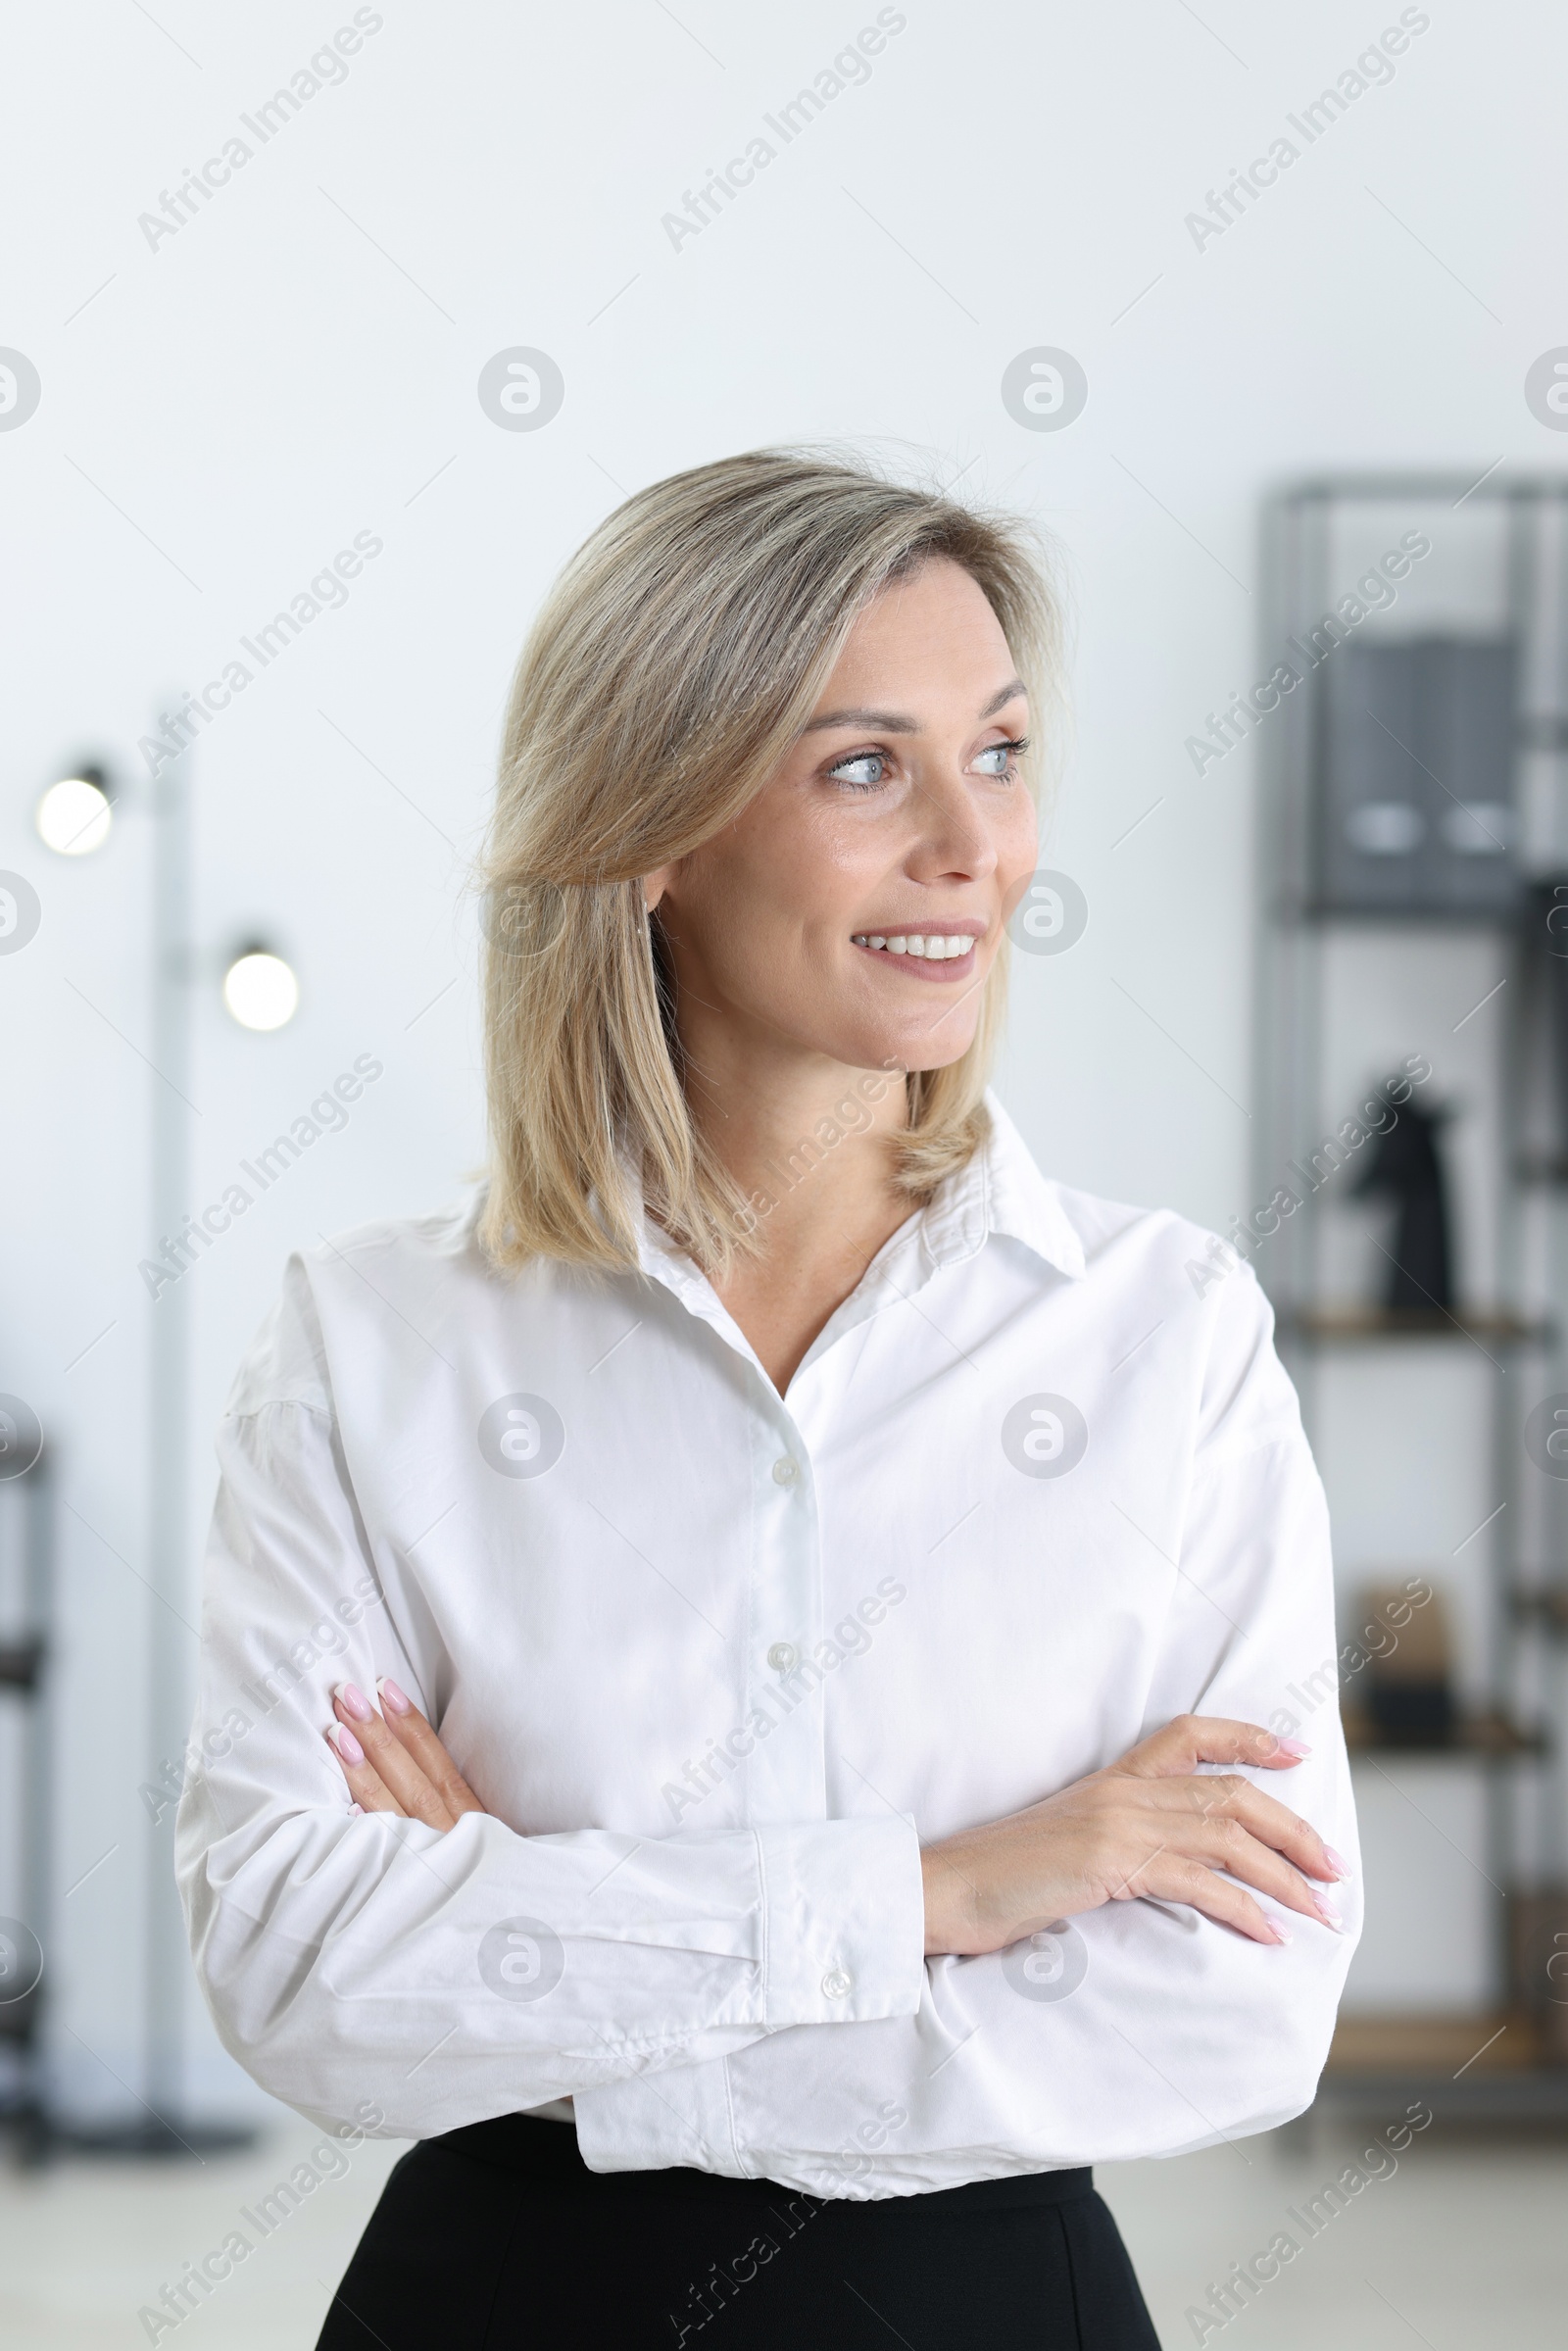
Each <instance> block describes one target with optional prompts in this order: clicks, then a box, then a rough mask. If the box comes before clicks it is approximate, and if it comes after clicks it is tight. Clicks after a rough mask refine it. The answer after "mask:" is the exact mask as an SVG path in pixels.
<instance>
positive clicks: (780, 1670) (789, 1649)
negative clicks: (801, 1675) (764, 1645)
mask: <svg viewBox="0 0 1568 2351" xmlns="http://www.w3.org/2000/svg"><path fill="white" fill-rule="evenodd" d="M767 1662H768V1664H769V1665H770V1666H771V1667H772V1668H773V1671H774V1673H776V1674H787V1673H790V1672H791V1671H792V1670H793V1669H794V1668H795V1667H796V1666H797V1665H799V1664H800V1662H801V1652H800V1650H799V1649H798V1648H797V1647H796V1646H795V1643H794V1642H793V1641H774V1643H773V1645H772V1647H771V1648H770V1649H769V1650H768V1652H767Z"/></svg>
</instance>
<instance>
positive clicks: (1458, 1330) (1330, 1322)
mask: <svg viewBox="0 0 1568 2351" xmlns="http://www.w3.org/2000/svg"><path fill="white" fill-rule="evenodd" d="M1280 1330H1281V1332H1282V1333H1283V1334H1284V1335H1285V1336H1286V1337H1288V1338H1292V1339H1299V1340H1303V1341H1305V1342H1306V1344H1307V1345H1308V1346H1313V1347H1361V1346H1366V1345H1369V1344H1383V1343H1386V1342H1388V1341H1398V1340H1408V1339H1440V1340H1447V1341H1452V1340H1458V1339H1468V1340H1470V1341H1471V1342H1472V1344H1473V1345H1475V1346H1477V1347H1544V1346H1546V1345H1547V1344H1548V1343H1549V1342H1550V1341H1551V1339H1552V1338H1553V1337H1554V1336H1555V1333H1554V1332H1553V1329H1552V1326H1551V1324H1550V1323H1547V1322H1525V1321H1522V1320H1521V1318H1520V1317H1519V1316H1518V1315H1517V1314H1475V1313H1470V1314H1448V1313H1446V1312H1445V1311H1444V1309H1443V1308H1442V1307H1441V1306H1433V1307H1430V1308H1427V1309H1424V1310H1423V1311H1422V1312H1421V1313H1419V1314H1404V1313H1401V1314H1395V1313H1391V1312H1390V1311H1389V1309H1388V1308H1387V1307H1383V1306H1340V1307H1334V1308H1324V1307H1314V1308H1311V1309H1309V1310H1308V1311H1307V1312H1305V1313H1289V1312H1287V1313H1284V1314H1282V1315H1281V1316H1280Z"/></svg>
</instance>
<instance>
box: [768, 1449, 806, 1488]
mask: <svg viewBox="0 0 1568 2351" xmlns="http://www.w3.org/2000/svg"><path fill="white" fill-rule="evenodd" d="M800 1474H801V1465H800V1463H799V1462H798V1461H792V1460H791V1459H790V1457H789V1455H788V1453H784V1454H781V1455H780V1457H779V1459H778V1460H777V1461H775V1462H774V1464H773V1483H774V1485H775V1486H793V1485H794V1483H795V1481H796V1479H797V1478H798V1477H799V1476H800Z"/></svg>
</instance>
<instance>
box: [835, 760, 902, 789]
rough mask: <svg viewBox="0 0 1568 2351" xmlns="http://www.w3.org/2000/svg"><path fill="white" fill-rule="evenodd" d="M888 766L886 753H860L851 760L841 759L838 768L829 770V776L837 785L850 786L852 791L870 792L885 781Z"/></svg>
mask: <svg viewBox="0 0 1568 2351" xmlns="http://www.w3.org/2000/svg"><path fill="white" fill-rule="evenodd" d="M887 766H888V756H887V753H886V752H885V751H858V752H856V753H854V755H853V756H852V757H851V758H849V759H840V761H839V763H838V765H837V766H836V767H830V768H829V769H828V774H829V775H830V776H831V777H832V779H833V781H834V782H835V783H837V784H848V785H849V786H850V787H851V789H852V790H856V791H860V792H869V791H872V790H874V788H875V787H876V786H877V785H878V784H880V783H882V782H884V781H885V779H886V776H887ZM857 770H859V772H858V773H857ZM872 770H874V772H871V771H872Z"/></svg>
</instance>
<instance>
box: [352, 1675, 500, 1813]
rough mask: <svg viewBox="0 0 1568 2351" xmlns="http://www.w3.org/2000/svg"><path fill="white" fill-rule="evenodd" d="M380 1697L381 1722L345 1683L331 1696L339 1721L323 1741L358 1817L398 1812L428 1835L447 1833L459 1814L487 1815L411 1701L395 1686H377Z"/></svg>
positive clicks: (365, 1699)
mask: <svg viewBox="0 0 1568 2351" xmlns="http://www.w3.org/2000/svg"><path fill="white" fill-rule="evenodd" d="M376 1690H377V1693H378V1694H379V1697H380V1700H381V1712H380V1713H379V1714H377V1712H376V1710H375V1708H374V1707H373V1706H372V1705H371V1704H370V1701H369V1699H368V1697H367V1696H366V1694H365V1692H364V1690H360V1689H358V1688H356V1686H355V1684H354V1683H352V1682H340V1683H339V1684H338V1686H337V1688H336V1690H333V1692H332V1710H333V1712H334V1713H335V1715H336V1716H337V1720H336V1722H334V1723H333V1724H332V1726H331V1728H330V1729H329V1730H328V1732H327V1734H326V1737H327V1740H328V1742H329V1743H330V1745H331V1747H332V1750H333V1752H334V1754H335V1755H336V1756H337V1759H338V1761H339V1763H340V1764H341V1765H342V1766H343V1777H344V1779H345V1780H346V1781H347V1782H348V1784H349V1793H350V1794H351V1795H352V1796H353V1798H354V1800H355V1802H356V1803H357V1804H358V1805H359V1806H360V1807H361V1809H362V1810H363V1811H365V1812H395V1813H397V1814H398V1815H399V1816H400V1817H401V1818H403V1819H406V1820H415V1821H423V1823H424V1824H425V1827H426V1828H428V1829H450V1828H452V1827H453V1826H454V1825H455V1824H456V1822H457V1820H458V1817H459V1815H460V1814H462V1813H465V1812H483V1810H484V1806H483V1805H482V1804H481V1803H480V1801H479V1799H478V1797H477V1796H476V1795H475V1794H474V1792H473V1790H472V1788H470V1787H469V1786H468V1784H467V1782H466V1780H465V1778H464V1777H463V1774H462V1773H461V1772H460V1771H459V1769H458V1767H457V1765H456V1764H455V1763H454V1762H453V1760H452V1758H451V1756H450V1755H449V1754H448V1753H447V1751H446V1748H445V1747H444V1746H443V1745H442V1744H441V1741H440V1740H439V1739H437V1737H436V1735H435V1733H434V1732H433V1731H432V1730H431V1728H430V1726H429V1724H428V1723H427V1722H426V1721H425V1719H424V1717H423V1715H422V1714H421V1713H420V1712H419V1709H418V1707H417V1706H416V1705H415V1703H414V1700H413V1699H412V1698H410V1697H407V1696H405V1694H404V1692H403V1691H402V1690H400V1689H399V1688H398V1686H397V1684H396V1683H395V1682H392V1681H388V1680H384V1679H383V1680H382V1681H380V1682H378V1683H377V1684H376Z"/></svg>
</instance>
